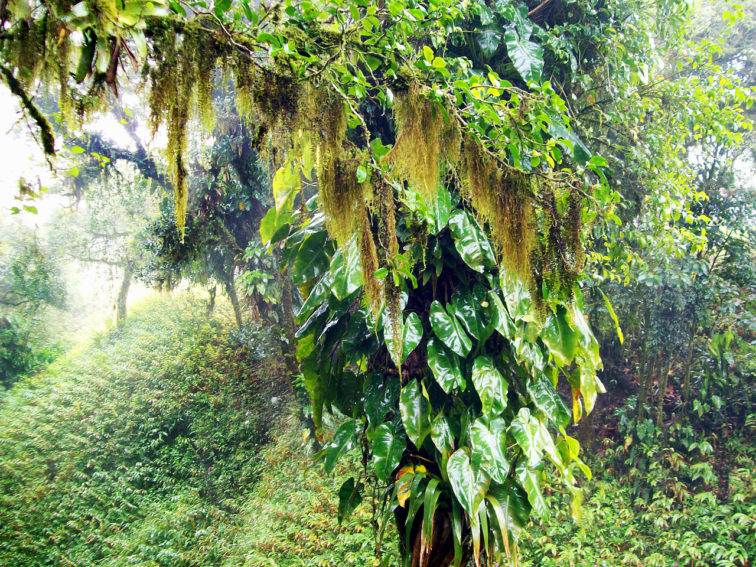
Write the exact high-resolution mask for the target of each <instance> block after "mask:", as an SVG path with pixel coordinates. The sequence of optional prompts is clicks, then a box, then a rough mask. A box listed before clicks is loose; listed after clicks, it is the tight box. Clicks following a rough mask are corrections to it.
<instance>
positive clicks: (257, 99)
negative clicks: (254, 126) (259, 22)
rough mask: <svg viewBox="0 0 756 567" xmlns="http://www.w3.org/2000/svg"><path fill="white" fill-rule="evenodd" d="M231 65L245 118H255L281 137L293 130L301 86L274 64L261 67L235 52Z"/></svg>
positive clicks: (240, 108)
mask: <svg viewBox="0 0 756 567" xmlns="http://www.w3.org/2000/svg"><path fill="white" fill-rule="evenodd" d="M231 68H232V70H233V73H234V77H235V80H236V92H237V107H238V109H239V112H240V113H241V115H242V116H244V117H245V118H254V119H256V120H257V121H259V122H260V124H261V125H263V126H264V127H265V129H266V131H270V132H275V133H276V134H278V135H279V136H280V140H278V141H282V140H283V138H284V137H285V135H286V134H289V133H291V132H293V131H294V129H295V128H294V126H295V124H296V122H297V117H298V115H299V111H300V100H301V98H302V88H301V87H300V85H299V84H297V83H296V82H295V81H294V79H292V78H291V77H290V76H289V75H286V74H285V73H279V72H278V71H277V70H276V69H275V68H273V69H268V68H260V67H257V66H254V65H253V64H251V63H250V61H249V59H248V58H247V57H246V56H245V55H243V54H240V53H235V54H234V57H233V59H232V61H231Z"/></svg>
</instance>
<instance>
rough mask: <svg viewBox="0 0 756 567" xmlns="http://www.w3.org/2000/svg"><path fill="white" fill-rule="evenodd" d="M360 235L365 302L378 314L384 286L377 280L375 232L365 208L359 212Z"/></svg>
mask: <svg viewBox="0 0 756 567" xmlns="http://www.w3.org/2000/svg"><path fill="white" fill-rule="evenodd" d="M358 217H359V219H360V220H359V226H360V228H359V235H360V265H361V267H362V281H363V285H364V290H365V300H366V302H367V305H368V307H370V309H371V310H372V311H373V312H374V313H377V312H378V309H379V307H380V305H381V300H382V292H383V286H382V284H381V282H380V281H378V280H377V279H375V272H376V271H377V270H378V253H377V252H376V249H375V240H374V239H373V230H372V228H371V224H370V217H369V214H368V211H367V209H366V208H365V207H363V208H362V209H360V210H359V211H358Z"/></svg>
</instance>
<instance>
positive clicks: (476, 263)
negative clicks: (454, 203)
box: [449, 209, 496, 273]
mask: <svg viewBox="0 0 756 567" xmlns="http://www.w3.org/2000/svg"><path fill="white" fill-rule="evenodd" d="M449 229H450V230H451V233H452V238H453V239H454V247H455V248H456V249H457V252H459V255H460V256H462V260H464V262H465V264H467V265H468V266H470V268H472V269H473V270H475V271H476V272H480V273H483V271H484V270H486V269H489V268H494V267H495V266H496V259H495V257H494V253H493V248H491V243H490V242H489V241H488V239H487V238H486V236H485V233H484V232H483V229H481V228H480V225H479V224H478V221H476V220H475V218H474V217H473V216H472V215H471V214H470V213H469V212H468V211H466V210H463V209H456V210H455V211H454V212H453V213H452V214H451V216H450V217H449Z"/></svg>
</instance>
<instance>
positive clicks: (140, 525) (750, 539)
mask: <svg viewBox="0 0 756 567" xmlns="http://www.w3.org/2000/svg"><path fill="white" fill-rule="evenodd" d="M221 315H222V317H219V318H216V319H212V318H211V319H208V318H207V317H206V316H205V315H204V313H203V310H202V308H201V306H199V305H198V304H197V303H194V302H193V301H192V300H191V298H188V297H181V298H180V299H178V300H177V299H176V296H173V297H171V298H169V299H151V300H149V301H147V302H145V303H143V304H142V305H141V307H139V308H138V309H136V310H135V311H134V313H133V315H132V316H130V317H129V319H128V320H127V322H126V323H125V324H124V325H123V326H121V327H120V328H117V329H114V330H112V331H110V332H109V333H107V334H104V335H102V336H100V337H98V338H96V339H95V340H94V341H93V343H92V344H91V345H90V346H88V347H86V348H80V349H78V350H77V351H75V352H72V353H69V354H67V355H65V356H63V357H61V358H60V359H58V360H57V361H56V362H54V363H53V364H52V365H51V366H50V367H49V368H48V369H47V370H46V371H44V372H42V373H41V374H39V375H37V376H35V377H33V378H31V379H27V380H25V381H23V382H21V383H19V384H17V385H16V386H15V387H14V388H13V389H12V390H11V391H9V392H8V393H7V394H4V396H3V397H2V398H0V565H3V566H8V567H15V566H38V565H62V566H74V565H75V566H77V567H78V566H86V565H103V566H113V567H115V566H124V565H139V566H166V567H168V566H171V567H173V566H179V567H181V566H198V567H203V566H215V565H217V566H222V567H257V566H278V567H289V566H291V567H295V566H303V565H305V566H341V565H353V566H363V565H367V566H372V565H385V566H395V565H398V564H399V562H398V555H397V544H396V536H395V535H394V534H393V533H392V532H391V528H389V529H388V530H387V531H386V533H385V534H384V535H383V538H382V556H381V559H376V557H375V547H376V542H377V540H378V539H381V538H380V536H377V535H376V531H375V529H374V528H375V524H374V522H373V519H372V513H371V512H372V510H371V503H370V502H369V500H366V502H365V503H363V504H362V506H360V507H359V508H358V509H357V511H356V512H355V513H354V514H352V515H351V516H350V517H349V518H347V519H346V520H344V521H343V522H342V523H341V524H339V523H338V522H337V519H336V518H337V508H338V498H337V496H336V493H337V491H338V488H339V486H340V485H341V483H342V482H343V480H344V479H345V478H347V477H348V476H351V475H352V474H354V470H356V469H359V468H360V464H359V462H358V455H356V454H355V455H353V456H352V458H351V459H346V460H344V461H343V462H342V463H340V464H339V466H338V467H337V468H336V470H335V471H334V473H333V474H332V475H330V476H327V475H325V474H324V473H323V470H322V466H320V465H319V464H318V463H316V462H314V461H313V451H312V447H311V443H312V442H311V440H310V439H308V437H307V434H306V433H305V432H306V429H305V427H304V426H303V425H302V424H301V422H300V421H299V419H298V418H297V417H296V416H295V414H296V413H297V412H296V408H294V407H293V406H292V405H291V403H290V398H289V397H288V396H286V394H285V392H284V391H285V388H284V386H283V385H284V384H286V379H285V377H284V376H283V375H281V374H280V372H281V371H280V369H279V368H278V366H277V363H276V362H275V360H276V357H275V356H270V354H269V353H266V352H265V349H254V348H250V343H249V341H241V342H240V337H239V335H238V334H234V333H232V332H231V329H230V328H229V327H228V326H227V324H226V323H225V322H224V321H227V320H228V319H229V317H228V314H226V313H223V312H222V313H221ZM245 336H246V335H245ZM252 346H253V347H254V345H252ZM263 353H266V354H267V358H265V357H264V356H263ZM606 445H607V447H606V448H605V449H604V451H603V452H599V453H598V454H599V455H600V456H598V457H597V460H596V461H595V462H594V463H593V468H594V471H595V472H596V473H597V474H596V477H595V478H594V480H593V481H591V482H588V483H587V484H586V490H585V497H586V498H585V502H584V504H583V509H582V520H581V521H580V522H575V521H573V520H572V519H571V518H570V517H569V503H568V502H567V501H566V498H564V497H563V496H561V495H560V494H558V493H552V494H551V495H550V496H549V497H548V499H549V501H550V504H551V505H552V507H553V509H554V510H555V513H556V517H555V521H553V522H549V523H548V524H547V525H545V526H541V525H539V524H532V525H531V526H530V528H529V529H528V530H527V531H526V532H524V533H522V534H521V535H520V545H519V548H520V552H521V560H520V564H521V565H523V566H532V567H535V566H546V567H548V566H557V565H560V566H561V565H564V566H576V567H578V566H602V567H604V566H606V567H609V566H615V565H631V566H649V567H653V566H659V567H661V566H664V567H672V566H673V565H678V566H679V567H682V566H684V565H691V566H692V565H700V566H711V565H716V566H719V567H734V566H741V567H743V566H750V565H752V564H753V561H754V557H756V543H754V542H756V520H754V518H756V475H755V474H754V470H755V468H756V466H755V465H756V458H755V457H756V455H755V454H754V447H753V444H752V443H750V442H749V433H748V432H743V435H742V436H737V435H735V436H733V437H732V439H731V440H730V447H729V450H730V454H732V455H733V458H732V460H731V462H730V471H729V480H730V482H729V491H728V494H727V500H726V501H720V498H718V494H717V492H716V487H717V483H718V481H719V479H718V478H717V475H716V474H715V471H714V469H713V468H712V467H713V465H714V464H715V463H714V462H713V459H712V457H711V455H704V454H702V453H701V452H700V451H698V450H696V451H693V452H691V453H690V454H685V455H683V454H679V453H676V452H674V451H672V450H670V449H665V450H661V449H659V448H658V447H656V448H655V446H654V445H653V444H649V445H647V446H646V447H645V451H646V457H647V463H648V466H647V467H646V468H645V469H644V471H642V473H641V472H639V471H635V473H634V474H631V473H633V471H632V470H631V471H630V472H628V471H627V470H624V469H625V468H626V464H625V461H626V460H627V458H628V454H629V452H628V448H627V447H624V446H622V445H619V446H616V447H615V446H614V445H613V444H611V443H610V442H609V441H607V442H606ZM639 488H642V490H639Z"/></svg>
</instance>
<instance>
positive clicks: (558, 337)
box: [541, 305, 578, 366]
mask: <svg viewBox="0 0 756 567" xmlns="http://www.w3.org/2000/svg"><path fill="white" fill-rule="evenodd" d="M541 338H542V339H543V343H544V344H545V345H546V347H548V349H549V352H550V353H551V356H552V357H553V358H554V362H556V363H557V365H559V366H567V365H568V364H570V363H571V362H572V359H573V358H575V353H576V352H577V346H578V335H577V333H576V332H575V331H574V330H573V329H572V328H571V327H570V324H569V322H568V321H567V310H566V309H565V308H564V307H562V306H561V305H560V306H558V308H557V312H556V313H550V314H549V317H548V319H546V324H545V325H544V327H543V329H542V330H541Z"/></svg>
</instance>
